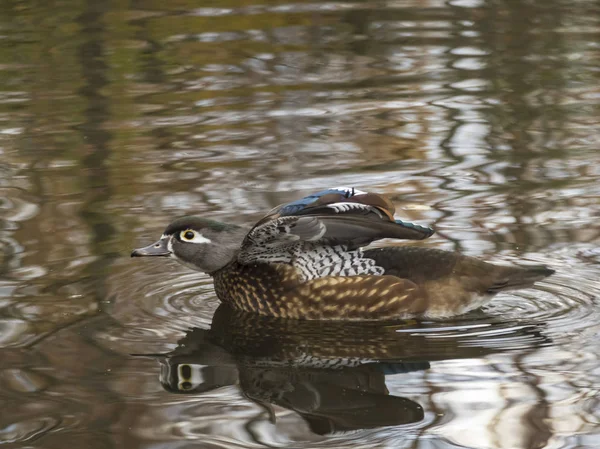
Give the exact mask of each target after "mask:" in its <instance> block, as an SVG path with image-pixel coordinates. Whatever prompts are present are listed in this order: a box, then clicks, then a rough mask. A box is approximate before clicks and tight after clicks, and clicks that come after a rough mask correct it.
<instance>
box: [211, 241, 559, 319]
mask: <svg viewBox="0 0 600 449" xmlns="http://www.w3.org/2000/svg"><path fill="white" fill-rule="evenodd" d="M364 255H365V257H368V258H371V259H374V260H375V262H376V264H377V265H378V266H381V267H383V268H384V270H385V274H384V275H381V276H374V275H363V276H349V277H343V276H328V277H323V278H318V279H314V280H310V281H307V282H304V281H303V280H302V278H301V277H300V276H299V274H298V272H297V271H296V270H295V269H294V268H292V267H290V266H289V265H283V264H282V265H273V266H270V265H265V264H257V265H253V266H243V265H240V264H238V263H236V262H234V263H233V264H231V265H229V266H227V267H225V268H224V269H222V270H220V271H219V272H217V273H215V274H214V277H215V289H216V291H217V295H218V296H219V298H221V300H222V301H223V302H225V303H227V304H230V305H231V306H233V307H236V308H239V309H241V310H244V311H247V312H255V313H259V314H261V315H267V316H276V317H283V318H295V319H308V320H376V319H378V320H385V319H406V318H432V319H443V318H448V317H452V316H456V315H460V314H464V313H467V312H469V311H471V310H474V309H477V308H479V307H481V306H482V305H484V304H486V303H487V302H489V301H490V300H491V299H492V297H493V296H494V295H495V294H497V293H499V292H501V291H504V290H514V289H519V288H527V287H531V286H532V285H533V284H534V283H535V282H537V281H539V280H541V279H543V278H545V277H547V276H549V275H551V274H552V273H554V270H551V269H549V268H546V267H543V266H533V267H517V266H501V265H494V264H490V263H487V262H483V261H481V260H478V259H475V258H474V257H469V256H464V255H461V254H459V253H453V252H448V251H442V250H438V249H430V248H421V247H389V248H380V249H371V250H366V251H365V252H364Z"/></svg>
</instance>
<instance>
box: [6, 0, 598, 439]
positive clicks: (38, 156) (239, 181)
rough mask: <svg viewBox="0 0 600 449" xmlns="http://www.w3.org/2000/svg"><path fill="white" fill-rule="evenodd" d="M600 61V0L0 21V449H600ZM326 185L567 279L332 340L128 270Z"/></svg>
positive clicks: (224, 0)
mask: <svg viewBox="0 0 600 449" xmlns="http://www.w3.org/2000/svg"><path fill="white" fill-rule="evenodd" d="M599 35H600V7H599V6H598V3H597V2H594V1H592V0H589V1H587V0H580V1H569V2H566V1H564V2H561V1H555V0H547V1H537V2H534V1H495V0H491V1H487V2H483V1H477V0H456V1H449V2H442V1H436V0H433V1H405V2H393V1H380V2H376V1H365V2H357V1H356V2H352V1H350V2H343V1H342V2H305V1H300V2H297V3H285V2H283V1H269V2H267V3H258V2H254V1H252V0H249V1H245V2H240V1H237V2H236V1H230V0H221V1H218V2H217V1H211V2H206V1H205V2H192V1H183V0H178V1H172V2H154V1H146V2H106V1H103V0H87V1H81V2H75V1H71V0H66V1H63V2H32V1H4V2H1V3H0V154H1V159H0V191H1V193H0V210H1V213H2V215H1V221H0V223H1V227H0V243H1V245H2V252H1V253H0V276H1V277H0V307H1V309H0V348H1V354H0V357H1V359H0V360H1V364H0V410H1V412H0V444H3V445H4V446H5V447H10V448H12V447H27V448H61V449H62V448H65V447H73V448H159V447H160V448H192V447H193V448H196V447H198V448H200V447H201V448H205V447H206V448H224V447H229V448H242V447H262V446H263V445H270V446H286V447H331V448H341V447H346V448H350V447H352V448H354V447H356V448H358V447H361V448H367V447H394V448H409V447H410V448H444V449H446V448H458V447H468V448H552V449H554V448H584V447H585V448H598V447H600V404H599V402H598V392H599V390H600V359H599V357H600V349H599V348H600V345H599V343H600V336H599V334H600V312H599V310H598V307H599V305H598V304H597V303H598V297H599V295H600V277H599V275H600V250H599V249H598V248H599V246H600V245H599V242H600V227H599V225H598V221H599V218H600V151H599V150H600V108H599V105H600V88H599V87H598V86H600V43H599V42H600V39H599ZM335 185H352V186H356V187H359V188H361V189H363V190H364V189H366V190H373V191H376V192H379V193H385V194H387V195H389V196H390V197H391V198H392V199H393V200H394V202H395V204H396V205H397V208H398V209H399V215H400V216H401V217H404V218H408V219H410V220H414V221H416V222H419V223H424V224H432V225H433V226H434V227H435V228H436V230H437V233H436V235H435V236H434V237H433V238H431V239H430V240H429V241H427V242H425V243H423V244H425V245H428V246H432V247H440V248H445V249H458V250H461V251H463V252H465V253H467V254H470V255H476V256H480V257H482V258H484V259H486V260H491V261H500V262H511V261H513V262H514V261H517V260H519V259H522V260H525V261H530V262H536V263H545V264H547V265H549V266H551V267H553V268H555V269H556V270H557V271H558V273H557V274H556V275H555V276H553V277H552V278H550V279H548V280H547V281H545V282H543V283H540V284H539V285H538V286H537V287H536V288H535V289H530V290H524V291H520V292H515V293H511V294H502V295H500V296H498V297H497V298H496V299H495V300H494V302H493V303H492V304H491V305H490V306H489V307H487V308H486V310H485V311H484V312H483V313H480V314H475V315H474V316H472V317H469V318H468V319H461V320H458V321H455V322H449V323H444V324H440V323H414V322H409V323H400V324H388V325H379V326H373V325H358V324H352V325H348V326H340V325H320V324H318V323H285V322H283V323H282V322H276V321H269V320H266V321H265V320H257V319H256V318H253V317H243V316H237V315H235V314H233V315H232V314H231V313H229V312H228V311H226V310H223V309H222V308H221V309H219V312H218V313H217V314H216V315H215V317H214V320H213V315H214V314H215V310H216V309H217V306H218V301H217V299H216V298H215V297H214V294H213V290H212V285H211V283H210V280H209V278H207V277H206V276H203V275H200V274H198V273H193V272H189V271H186V270H185V269H184V268H183V267H180V266H175V265H174V264H173V263H170V262H169V263H165V262H164V261H162V260H161V261H147V260H131V259H129V257H128V255H129V251H130V249H131V248H133V247H135V246H139V245H141V244H145V243H149V242H151V241H153V239H154V238H156V237H157V236H158V235H160V233H161V232H162V230H163V228H164V226H165V225H166V224H167V223H168V222H169V221H170V220H171V219H172V218H173V217H176V216H180V215H184V214H189V213H198V214H202V215H205V216H210V217H213V218H217V219H221V220H224V221H230V222H235V223H250V222H252V221H253V220H255V219H256V218H257V217H259V216H260V214H261V213H262V212H264V211H266V210H268V209H270V208H271V207H273V206H275V205H277V204H279V203H281V202H284V201H289V200H293V199H295V198H298V197H300V196H301V195H303V194H306V193H309V192H311V191H315V190H320V189H322V188H323V187H328V186H335ZM132 354H146V356H139V355H132ZM152 354H153V355H152ZM161 354H162V355H161ZM164 354H167V355H166V356H165V355H164ZM184 393H191V394H184Z"/></svg>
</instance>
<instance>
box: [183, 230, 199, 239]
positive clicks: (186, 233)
mask: <svg viewBox="0 0 600 449" xmlns="http://www.w3.org/2000/svg"><path fill="white" fill-rule="evenodd" d="M195 236H196V233H195V232H194V231H189V230H188V231H183V232H182V233H181V238H182V239H183V240H194V237H195Z"/></svg>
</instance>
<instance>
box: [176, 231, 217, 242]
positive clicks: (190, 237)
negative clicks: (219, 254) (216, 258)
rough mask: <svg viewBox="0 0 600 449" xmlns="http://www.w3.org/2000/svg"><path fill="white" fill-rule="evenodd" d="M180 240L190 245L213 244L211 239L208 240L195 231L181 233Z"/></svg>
mask: <svg viewBox="0 0 600 449" xmlns="http://www.w3.org/2000/svg"><path fill="white" fill-rule="evenodd" d="M179 238H181V240H182V241H183V242H189V243H210V242H211V241H210V239H207V238H206V237H204V236H203V235H202V234H200V233H199V232H196V231H194V230H193V229H186V230H184V231H181V232H180V233H179Z"/></svg>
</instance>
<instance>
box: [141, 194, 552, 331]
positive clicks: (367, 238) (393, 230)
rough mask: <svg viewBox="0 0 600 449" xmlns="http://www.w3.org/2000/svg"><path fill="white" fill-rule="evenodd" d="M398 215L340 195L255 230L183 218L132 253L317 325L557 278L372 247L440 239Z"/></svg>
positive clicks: (262, 308) (365, 199)
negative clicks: (170, 261)
mask: <svg viewBox="0 0 600 449" xmlns="http://www.w3.org/2000/svg"><path fill="white" fill-rule="evenodd" d="M394 212H395V209H394V206H393V204H392V203H391V201H390V200H389V199H387V198H385V197H383V196H381V195H377V194H374V193H367V192H362V191H359V190H356V189H347V188H333V189H328V190H324V191H322V192H318V193H316V194H314V195H311V196H308V197H306V198H303V199H301V200H298V201H295V202H292V203H288V204H284V205H282V206H279V207H276V208H275V209H273V210H272V211H271V212H269V213H268V214H267V215H266V216H265V217H264V218H263V219H261V220H260V221H259V222H258V223H256V224H255V225H254V226H253V227H252V228H251V229H249V230H248V229H247V228H244V227H239V226H235V225H230V224H225V223H220V222H217V221H213V220H209V219H206V218H200V217H183V218H179V219H177V220H175V221H174V222H172V223H171V224H170V225H169V226H167V228H166V230H165V232H164V234H163V235H162V236H161V238H160V239H159V240H158V241H157V242H156V243H154V244H152V245H149V246H146V247H144V248H139V249H136V250H134V251H133V252H132V253H131V256H132V257H139V256H168V257H172V258H174V259H175V260H177V261H178V262H180V263H182V264H183V265H185V266H187V267H189V268H191V269H193V270H198V271H202V272H205V273H208V274H210V275H211V276H212V277H213V278H214V283H215V290H216V293H217V296H218V297H219V299H221V301H223V302H224V303H226V304H229V305H230V306H232V307H234V308H237V309H241V310H244V311H248V312H254V313H258V314H261V315H270V316H275V317H281V318H294V319H308V320H394V319H407V318H428V319H444V318H450V317H453V316H456V315H461V314H464V313H466V312H469V311H471V310H474V309H477V308H479V307H481V306H483V305H484V304H486V303H487V302H489V300H490V299H491V298H492V297H493V296H494V295H495V294H496V293H498V292H500V291H504V290H511V289H518V288H526V287H530V286H532V285H533V283H534V282H536V281H539V280H541V279H543V278H545V277H546V276H549V275H551V274H552V273H554V271H553V270H551V269H549V268H546V267H543V266H533V267H507V266H498V265H493V264H489V263H486V262H483V261H480V260H478V259H475V258H473V257H468V256H463V255H460V254H458V253H453V252H448V251H442V250H438V249H429V248H421V247H411V246H403V247H387V248H377V249H363V248H362V247H363V246H366V245H369V244H370V243H371V242H373V241H375V240H379V239H383V238H392V239H408V240H421V239H425V238H427V237H430V236H431V235H432V234H433V230H432V229H430V228H426V227H422V226H419V225H416V224H412V223H407V222H403V221H400V220H395V219H394Z"/></svg>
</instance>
